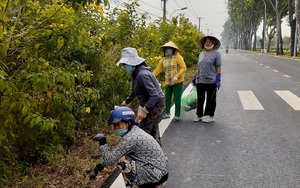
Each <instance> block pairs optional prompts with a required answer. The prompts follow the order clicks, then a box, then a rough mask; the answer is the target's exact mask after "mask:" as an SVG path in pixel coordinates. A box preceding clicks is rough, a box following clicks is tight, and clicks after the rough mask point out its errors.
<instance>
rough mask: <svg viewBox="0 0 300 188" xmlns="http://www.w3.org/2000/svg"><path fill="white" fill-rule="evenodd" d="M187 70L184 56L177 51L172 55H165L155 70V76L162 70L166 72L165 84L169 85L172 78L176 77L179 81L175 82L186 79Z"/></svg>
mask: <svg viewBox="0 0 300 188" xmlns="http://www.w3.org/2000/svg"><path fill="white" fill-rule="evenodd" d="M186 70H187V68H186V65H185V62H184V59H183V57H182V56H181V55H180V54H179V52H178V51H177V52H176V53H175V55H172V56H171V57H163V58H162V59H161V60H160V61H159V63H158V65H157V67H156V69H155V70H154V71H153V74H154V76H157V75H158V74H159V73H161V72H162V71H164V72H165V85H169V84H170V83H171V81H172V78H174V77H176V78H177V81H176V82H175V83H174V84H176V83H180V82H183V81H184V72H185V71H186Z"/></svg>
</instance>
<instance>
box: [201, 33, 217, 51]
mask: <svg viewBox="0 0 300 188" xmlns="http://www.w3.org/2000/svg"><path fill="white" fill-rule="evenodd" d="M207 38H209V39H210V40H211V41H212V42H213V43H214V48H213V49H214V50H217V49H219V47H220V46H221V42H220V41H219V39H217V38H216V37H213V36H205V37H202V38H201V39H200V45H201V48H203V47H204V43H205V40H206V39H207Z"/></svg>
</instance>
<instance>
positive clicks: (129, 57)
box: [116, 47, 145, 66]
mask: <svg viewBox="0 0 300 188" xmlns="http://www.w3.org/2000/svg"><path fill="white" fill-rule="evenodd" d="M121 54H122V56H121V59H120V60H119V61H118V62H117V64H116V65H117V66H120V65H124V64H126V65H130V66H137V65H139V64H142V63H143V62H144V61H145V59H144V58H141V57H139V56H138V53H137V50H136V49H135V48H132V47H127V48H123V49H122V52H121Z"/></svg>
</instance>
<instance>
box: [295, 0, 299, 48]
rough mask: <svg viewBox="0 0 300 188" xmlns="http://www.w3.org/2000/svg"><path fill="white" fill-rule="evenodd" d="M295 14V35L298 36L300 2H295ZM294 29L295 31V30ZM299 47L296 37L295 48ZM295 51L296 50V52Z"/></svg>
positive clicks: (296, 0) (297, 0)
mask: <svg viewBox="0 0 300 188" xmlns="http://www.w3.org/2000/svg"><path fill="white" fill-rule="evenodd" d="M295 13H296V27H297V31H298V32H297V34H298V36H300V27H299V24H300V0H295ZM296 27H295V29H296ZM298 46H299V37H298V45H297V47H296V48H298ZM296 51H297V50H296Z"/></svg>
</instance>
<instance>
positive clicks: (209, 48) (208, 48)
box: [204, 45, 214, 50]
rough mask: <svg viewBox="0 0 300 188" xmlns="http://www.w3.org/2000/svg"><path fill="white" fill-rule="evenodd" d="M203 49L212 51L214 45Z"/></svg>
mask: <svg viewBox="0 0 300 188" xmlns="http://www.w3.org/2000/svg"><path fill="white" fill-rule="evenodd" d="M204 48H205V49H207V50H212V49H213V48H214V45H212V46H211V47H207V46H205V45H204Z"/></svg>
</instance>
